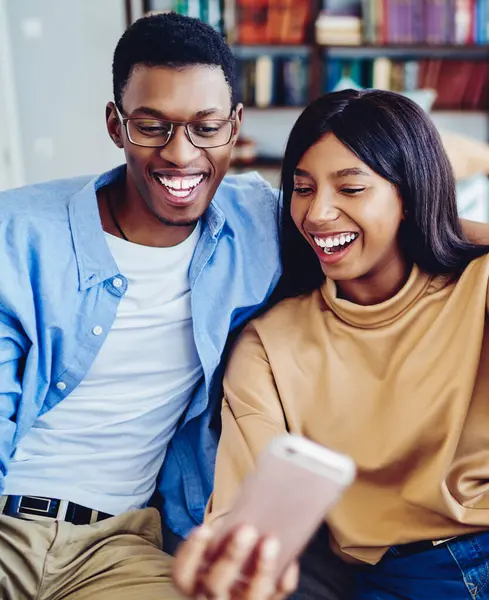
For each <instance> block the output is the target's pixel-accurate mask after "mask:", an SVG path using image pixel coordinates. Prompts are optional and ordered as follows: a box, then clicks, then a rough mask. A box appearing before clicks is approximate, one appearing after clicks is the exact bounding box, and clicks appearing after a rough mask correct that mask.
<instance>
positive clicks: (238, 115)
mask: <svg viewBox="0 0 489 600" xmlns="http://www.w3.org/2000/svg"><path fill="white" fill-rule="evenodd" d="M234 120H235V126H234V131H233V137H232V138H231V144H232V145H233V146H234V144H236V142H237V140H238V137H239V132H240V131H241V125H242V123H243V105H242V104H241V103H238V104H236V108H235V109H234Z"/></svg>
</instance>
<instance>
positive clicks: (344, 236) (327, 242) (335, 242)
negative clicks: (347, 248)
mask: <svg viewBox="0 0 489 600" xmlns="http://www.w3.org/2000/svg"><path fill="white" fill-rule="evenodd" d="M357 237H358V233H340V234H338V235H331V236H328V237H325V238H324V237H318V236H314V241H315V242H316V244H317V245H318V246H319V247H320V248H323V249H324V251H325V252H326V253H327V254H331V252H328V250H330V249H331V248H333V247H337V246H344V245H345V244H349V243H350V242H353V241H354V240H356V238H357Z"/></svg>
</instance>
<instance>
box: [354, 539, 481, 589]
mask: <svg viewBox="0 0 489 600" xmlns="http://www.w3.org/2000/svg"><path fill="white" fill-rule="evenodd" d="M356 577H357V586H356V590H357V592H356V594H355V595H354V600H394V599H395V600H445V599H446V600H485V599H489V532H485V533H482V534H476V535H472V536H467V537H464V538H460V539H458V540H457V539H455V540H452V541H450V542H446V543H445V544H441V545H440V546H434V547H433V548H430V549H429V550H425V551H423V552H419V553H416V554H408V555H399V553H398V551H397V549H396V547H394V548H391V549H390V550H389V551H388V552H387V554H386V555H385V556H384V557H383V558H382V560H381V561H380V562H379V563H378V564H377V565H375V566H370V565H369V566H366V567H361V568H360V569H359V571H357V575H356Z"/></svg>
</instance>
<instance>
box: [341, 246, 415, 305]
mask: <svg viewBox="0 0 489 600" xmlns="http://www.w3.org/2000/svg"><path fill="white" fill-rule="evenodd" d="M411 268H412V265H411V264H408V263H407V262H406V261H405V260H404V259H403V258H401V257H399V256H393V257H392V258H391V259H390V260H389V262H388V263H387V264H385V263H384V264H383V265H382V266H381V267H378V268H377V269H375V270H373V271H370V272H369V273H367V274H366V275H364V276H363V277H360V278H358V279H352V280H350V281H337V282H336V287H337V290H338V297H339V298H343V299H344V300H349V301H350V302H353V303H355V304H360V305H362V306H371V305H373V304H380V303H381V302H385V301H386V300H389V298H392V297H393V296H395V295H396V294H397V292H399V290H400V289H401V288H402V287H403V286H404V284H405V283H406V281H407V280H408V278H409V273H410V272H411Z"/></svg>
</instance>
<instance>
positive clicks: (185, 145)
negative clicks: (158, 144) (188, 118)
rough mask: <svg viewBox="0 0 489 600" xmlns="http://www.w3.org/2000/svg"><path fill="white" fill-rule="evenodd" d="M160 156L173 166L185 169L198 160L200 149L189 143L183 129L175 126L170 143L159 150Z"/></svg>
mask: <svg viewBox="0 0 489 600" xmlns="http://www.w3.org/2000/svg"><path fill="white" fill-rule="evenodd" d="M160 154H161V156H162V158H164V159H165V160H166V161H168V162H171V163H173V164H174V165H175V166H177V167H186V166H188V165H190V164H191V163H192V162H193V161H195V160H196V159H197V158H199V156H200V154H201V149H200V148H196V147H195V146H194V145H193V144H192V143H191V142H190V140H189V139H188V137H187V132H186V131H185V127H183V126H181V125H176V126H175V129H174V132H173V135H172V137H171V139H170V141H169V142H168V144H167V145H166V146H164V147H163V148H162V149H161V151H160Z"/></svg>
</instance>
